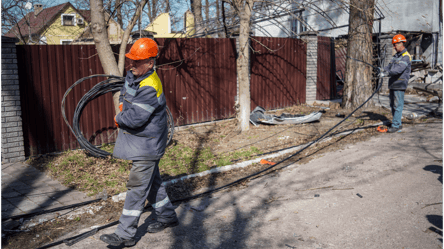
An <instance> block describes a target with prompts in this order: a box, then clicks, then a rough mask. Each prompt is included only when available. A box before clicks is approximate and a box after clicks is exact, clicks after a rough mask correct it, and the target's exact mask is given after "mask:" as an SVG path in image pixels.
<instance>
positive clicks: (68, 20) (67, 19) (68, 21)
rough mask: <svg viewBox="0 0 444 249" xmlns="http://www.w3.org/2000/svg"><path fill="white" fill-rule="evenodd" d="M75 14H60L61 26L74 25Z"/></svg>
mask: <svg viewBox="0 0 444 249" xmlns="http://www.w3.org/2000/svg"><path fill="white" fill-rule="evenodd" d="M75 22H76V15H74V14H62V25H63V26H74V25H76V23H75Z"/></svg>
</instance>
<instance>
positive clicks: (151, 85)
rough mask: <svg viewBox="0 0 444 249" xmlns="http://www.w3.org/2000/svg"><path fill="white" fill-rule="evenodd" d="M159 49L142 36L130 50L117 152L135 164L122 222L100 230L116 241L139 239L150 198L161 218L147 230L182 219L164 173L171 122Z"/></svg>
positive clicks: (109, 240)
mask: <svg viewBox="0 0 444 249" xmlns="http://www.w3.org/2000/svg"><path fill="white" fill-rule="evenodd" d="M157 54H158V47H157V44H156V42H155V41H154V40H152V39H149V38H141V39H139V40H137V41H136V42H135V43H134V45H133V46H132V47H131V50H130V51H129V53H127V54H126V55H125V56H126V57H127V58H129V59H130V60H131V63H130V66H131V67H130V71H128V73H127V75H126V78H125V86H124V87H122V90H121V91H120V98H119V100H120V105H119V108H120V110H121V112H120V113H119V114H117V115H116V116H115V117H114V121H115V123H116V125H117V127H119V128H120V129H119V135H118V137H117V141H116V146H115V148H114V152H113V155H114V156H115V157H117V158H121V159H126V160H133V166H132V168H131V171H130V175H129V180H128V183H127V185H126V187H127V188H128V192H127V193H126V199H125V204H124V206H123V212H122V215H121V216H120V219H119V225H118V226H117V229H116V231H115V233H113V234H104V235H102V236H100V239H101V240H102V241H104V242H105V243H108V244H109V245H113V246H121V245H124V246H133V245H135V243H136V242H135V235H136V231H137V226H138V223H139V219H140V215H141V214H142V211H143V209H144V206H145V200H147V199H148V201H149V202H150V204H151V205H152V206H153V208H154V211H155V213H156V215H157V221H156V222H155V223H152V224H150V225H149V226H148V229H147V232H149V233H157V232H160V231H162V230H164V229H165V228H167V227H173V226H177V225H179V221H178V219H177V216H176V212H175V211H174V206H173V204H172V203H171V201H170V200H169V198H168V194H167V192H166V189H165V187H164V186H163V185H162V179H161V177H160V173H159V161H160V158H161V157H162V156H163V154H164V153H165V148H166V143H167V136H168V128H167V113H166V99H165V95H164V93H163V88H162V83H161V82H160V79H159V77H158V76H157V73H156V71H154V66H155V64H156V61H155V58H156V56H157Z"/></svg>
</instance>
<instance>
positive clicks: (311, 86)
mask: <svg viewBox="0 0 444 249" xmlns="http://www.w3.org/2000/svg"><path fill="white" fill-rule="evenodd" d="M300 36H301V39H302V40H303V41H305V42H306V43H307V79H306V85H305V102H306V103H310V102H314V101H316V91H317V86H316V83H317V82H318V35H317V34H316V32H314V31H306V32H302V33H301V34H300Z"/></svg>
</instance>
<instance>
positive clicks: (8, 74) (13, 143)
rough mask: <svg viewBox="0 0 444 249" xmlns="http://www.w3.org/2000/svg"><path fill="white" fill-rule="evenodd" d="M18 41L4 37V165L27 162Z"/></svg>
mask: <svg viewBox="0 0 444 249" xmlns="http://www.w3.org/2000/svg"><path fill="white" fill-rule="evenodd" d="M17 41H18V40H17V39H14V38H8V37H4V36H2V116H1V118H2V163H12V162H17V161H24V160H25V147H24V140H23V128H22V117H21V116H22V110H21V105H20V91H19V76H18V65H17V52H16V46H15V43H16V42H17Z"/></svg>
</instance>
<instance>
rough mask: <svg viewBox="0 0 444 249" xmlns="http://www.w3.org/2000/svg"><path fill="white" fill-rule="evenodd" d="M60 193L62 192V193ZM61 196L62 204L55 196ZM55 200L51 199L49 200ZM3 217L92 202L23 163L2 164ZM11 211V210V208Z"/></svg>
mask: <svg viewBox="0 0 444 249" xmlns="http://www.w3.org/2000/svg"><path fill="white" fill-rule="evenodd" d="M61 191H64V192H63V193H62V192H61ZM61 196H65V197H63V202H60V201H58V198H57V197H59V198H60V197H61ZM51 197H54V198H51ZM3 200H4V201H7V202H5V209H7V210H6V211H3V212H2V218H5V217H10V216H15V215H20V214H24V213H25V212H34V211H39V210H47V209H53V208H55V207H62V206H65V205H69V204H75V203H79V202H84V201H87V200H92V198H90V197H88V196H86V194H84V193H81V192H79V191H75V190H73V189H70V188H67V187H65V186H63V185H62V184H60V183H59V182H58V181H55V180H53V179H51V178H50V177H48V176H46V175H45V174H44V173H42V172H40V171H38V170H37V169H35V168H33V167H32V166H29V165H26V164H25V163H23V162H16V163H8V164H2V201H3ZM10 205H12V206H13V208H11V206H10Z"/></svg>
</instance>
